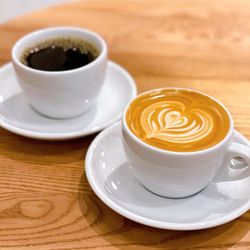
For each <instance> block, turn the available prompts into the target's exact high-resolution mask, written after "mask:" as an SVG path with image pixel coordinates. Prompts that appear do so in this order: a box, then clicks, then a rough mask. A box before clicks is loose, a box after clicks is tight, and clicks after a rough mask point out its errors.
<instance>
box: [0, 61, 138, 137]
mask: <svg viewBox="0 0 250 250" xmlns="http://www.w3.org/2000/svg"><path fill="white" fill-rule="evenodd" d="M0 83H1V84H0V126H2V127H3V128H5V129H7V130H9V131H11V132H13V133H16V134H19V135H23V136H27V137H31V138H36V139H46V140H62V139H71V138H77V137H81V136H85V135H89V134H93V133H96V132H98V131H100V130H102V129H104V128H105V127H107V126H109V125H110V124H112V123H114V122H115V121H117V120H119V119H120V118H121V116H122V112H123V109H124V108H125V106H126V105H127V103H128V102H129V101H130V100H131V99H133V98H134V97H135V96H136V92H137V91H136V85H135V82H134V80H133V79H132V77H131V76H130V75H129V73H128V72H127V71H125V70H124V69H123V68H122V67H121V66H119V65H117V64H116V63H114V62H110V61H109V63H108V71H107V77H106V80H105V83H104V87H103V90H102V92H101V94H100V96H99V99H98V101H97V104H96V106H95V107H93V108H92V109H91V110H90V111H88V112H87V113H85V114H83V115H81V116H78V117H76V118H72V119H51V118H47V117H45V116H42V115H40V114H38V113H37V112H35V111H34V110H33V109H32V108H31V106H30V105H29V104H28V101H27V99H26V98H25V96H24V94H23V92H22V90H21V89H20V87H19V85H18V83H17V80H16V78H15V72H14V69H13V66H12V64H11V63H8V64H6V65H5V66H3V67H2V68H1V69H0Z"/></svg>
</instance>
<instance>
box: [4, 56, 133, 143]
mask: <svg viewBox="0 0 250 250" xmlns="http://www.w3.org/2000/svg"><path fill="white" fill-rule="evenodd" d="M109 67H113V68H115V69H117V70H118V71H119V72H120V73H121V74H122V75H123V76H124V77H125V78H126V81H127V83H128V88H129V89H131V92H132V93H131V96H130V100H128V102H130V101H131V100H132V99H133V98H135V97H136V95H137V86H136V83H135V80H134V78H133V77H132V76H131V75H130V73H129V72H128V71H127V70H126V69H125V68H123V67H122V66H120V65H119V64H118V63H115V62H113V61H111V60H108V67H107V68H109ZM9 70H14V68H13V64H12V63H11V62H8V63H6V64H4V65H2V66H1V67H0V74H2V73H5V72H6V71H9ZM0 105H1V102H0ZM122 114H123V111H121V112H120V113H119V114H118V113H117V116H116V117H115V118H113V119H112V120H107V121H106V123H103V124H102V125H101V126H98V127H97V128H94V129H89V130H87V131H77V132H73V133H72V132H68V133H43V132H36V131H30V130H27V129H22V128H19V127H17V126H15V125H13V124H11V123H9V122H8V120H7V119H5V118H4V117H3V116H2V114H1V112H0V127H2V128H4V129H6V130H8V131H9V132H12V133H14V134H17V135H20V136H25V137H28V138H33V139H38V140H51V141H54V140H57V141H59V140H70V139H75V138H80V137H84V136H88V135H92V134H95V133H97V132H100V131H101V130H103V129H105V128H107V127H109V126H110V125H111V124H113V123H115V122H117V121H118V120H120V119H121V117H122ZM95 127H96V126H95Z"/></svg>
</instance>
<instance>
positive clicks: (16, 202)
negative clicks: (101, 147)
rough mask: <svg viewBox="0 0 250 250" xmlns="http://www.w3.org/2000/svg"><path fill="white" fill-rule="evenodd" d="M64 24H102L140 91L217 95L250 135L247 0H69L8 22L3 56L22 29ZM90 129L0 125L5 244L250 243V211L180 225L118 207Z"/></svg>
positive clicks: (112, 51) (0, 239)
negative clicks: (172, 227) (191, 228)
mask: <svg viewBox="0 0 250 250" xmlns="http://www.w3.org/2000/svg"><path fill="white" fill-rule="evenodd" d="M57 25H70V26H71V25H72V26H80V27H86V28H88V29H91V30H94V31H96V32H98V33H100V34H101V35H102V36H103V37H104V38H105V39H106V41H107V43H108V46H109V57H110V59H112V60H114V61H116V62H117V63H119V64H121V65H122V66H124V67H125V68H126V69H127V70H128V71H130V72H131V74H132V75H133V77H134V78H135V79H136V82H137V84H138V89H139V91H140V92H141V91H144V90H147V89H150V88H155V87H164V86H185V87H192V88H195V89H198V90H202V91H205V92H206V93H208V94H211V95H213V96H215V97H216V98H218V99H219V100H221V101H222V102H223V103H225V105H226V106H227V107H228V108H229V110H230V111H231V113H232V115H233V117H234V119H235V126H236V128H237V129H238V130H239V131H240V132H241V133H243V134H244V135H245V136H247V137H248V138H249V139H250V83H249V80H250V2H249V0H237V1H236V0H227V1H226V0H221V1H211V0H187V1H183V0H166V1H163V0H162V1H159V0H154V1H153V0H134V1H121V0H108V1H105V0H103V1H96V0H89V1H79V2H72V3H70V4H65V5H62V6H57V7H53V8H50V9H46V10H43V11H39V12H36V13H32V14H30V15H26V16H23V17H20V18H17V19H15V20H13V21H11V22H8V23H6V24H4V25H1V26H0V64H4V63H6V62H8V61H10V49H11V47H12V45H13V44H14V42H15V41H16V40H17V39H18V38H19V37H21V36H23V35H24V34H26V33H28V32H30V31H32V30H35V29H38V28H44V27H50V26H57ZM0 84H1V83H0ZM93 138H94V136H90V137H87V138H81V139H77V140H71V141H64V142H47V141H37V140H31V139H27V138H24V137H21V136H17V135H14V134H12V133H10V132H7V131H5V130H4V129H0V249H18V250H20V249H21V250H22V249H36V250H37V249H100V250H105V249H107V250H111V249H122V250H127V249H132V250H133V249H135V250H137V249H138V250H139V249H140V250H144V249H212V248H213V249H228V248H230V249H238V250H241V249H250V231H249V230H250V223H249V220H250V213H246V214H244V215H243V216H241V217H240V218H239V219H237V220H235V221H233V222H230V223H228V224H226V225H223V226H219V227H216V228H213V229H208V230H202V231H195V232H178V231H167V230H158V229H154V228H150V227H146V226H143V225H140V224H137V223H135V222H132V221H130V220H127V219H125V218H123V217H122V216H120V215H118V214H116V213H115V212H113V211H112V210H111V209H109V208H108V207H107V206H105V205H104V204H103V203H102V202H101V201H100V200H99V199H98V198H97V197H96V195H95V194H94V193H93V191H92V190H91V188H90V186H89V184H88V182H87V180H86V176H85V173H84V161H83V160H84V157H85V154H86V150H87V148H88V146H89V144H90V142H91V141H92V139H93Z"/></svg>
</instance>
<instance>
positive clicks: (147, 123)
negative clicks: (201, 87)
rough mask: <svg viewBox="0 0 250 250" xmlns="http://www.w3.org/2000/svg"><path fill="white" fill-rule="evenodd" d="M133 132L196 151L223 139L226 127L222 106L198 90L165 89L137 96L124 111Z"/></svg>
mask: <svg viewBox="0 0 250 250" xmlns="http://www.w3.org/2000/svg"><path fill="white" fill-rule="evenodd" d="M127 123H128V125H129V127H130V129H131V130H132V132H133V133H134V134H135V135H137V136H138V137H139V138H140V139H142V140H143V141H144V142H146V143H148V144H151V145H153V146H156V147H159V148H162V149H166V150H172V151H195V150H200V149H204V148H208V147H210V146H212V145H214V144H216V143H218V142H219V141H220V140H222V139H223V138H224V137H225V135H226V134H227V131H228V130H229V118H228V115H227V113H226V111H225V110H224V108H223V107H222V106H221V105H219V104H218V103H217V102H216V101H214V100H213V99H211V98H209V97H207V96H206V95H202V94H200V93H198V92H194V91H188V90H173V89H165V90H161V91H160V92H159V91H152V92H149V93H146V94H144V95H141V96H139V97H138V98H137V99H136V100H135V101H134V102H133V103H132V104H131V106H130V108H129V110H128V112H127Z"/></svg>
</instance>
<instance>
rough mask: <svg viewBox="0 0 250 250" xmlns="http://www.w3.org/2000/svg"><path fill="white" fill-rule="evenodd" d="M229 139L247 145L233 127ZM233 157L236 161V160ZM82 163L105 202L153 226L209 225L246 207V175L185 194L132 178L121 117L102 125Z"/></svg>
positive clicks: (249, 187)
mask: <svg viewBox="0 0 250 250" xmlns="http://www.w3.org/2000/svg"><path fill="white" fill-rule="evenodd" d="M234 140H235V141H237V142H240V143H242V144H247V145H249V144H248V141H247V139H246V138H245V137H243V136H242V135H241V134H239V133H238V132H236V133H235V136H234ZM233 162H234V167H237V166H235V164H236V165H237V161H236V160H234V161H233ZM238 164H242V163H239V162H238ZM85 169H86V174H87V178H88V181H89V183H90V185H91V187H92V189H93V190H94V192H95V193H96V194H97V196H98V197H99V198H100V199H101V200H102V201H103V202H104V203H105V204H106V205H107V206H109V207H110V208H111V209H113V210H114V211H116V212H117V213H119V214H121V215H123V216H125V217H127V218H128V219H131V220H133V221H136V222H139V223H142V224H145V225H148V226H152V227H157V228H163V229H173V230H197V229H204V228H210V227H214V226H218V225H221V224H224V223H226V222H229V221H231V220H233V219H235V218H237V217H239V216H240V215H242V214H243V213H245V212H246V211H247V210H248V209H249V208H250V178H245V179H240V180H237V181H229V180H225V179H224V180H223V181H214V182H213V183H211V184H210V185H209V186H208V187H207V188H206V189H204V190H203V191H202V192H200V193H199V194H197V195H195V196H192V197H189V198H185V199H168V198H163V197H160V196H157V195H155V194H152V193H151V192H149V191H148V190H146V189H145V188H144V187H143V186H142V185H141V184H140V183H139V182H138V181H137V179H136V178H135V177H134V175H133V173H132V171H131V169H130V167H129V165H128V163H127V161H126V157H125V154H124V151H123V148H122V142H121V123H120V122H117V123H115V124H113V125H111V126H110V127H109V128H107V129H105V130H104V131H103V132H101V133H100V134H99V135H98V136H97V137H96V138H95V140H94V141H93V142H92V144H91V146H90V147H89V150H88V153H87V156H86V161H85Z"/></svg>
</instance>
